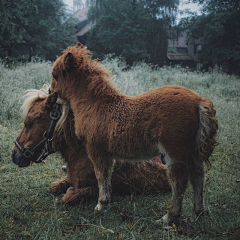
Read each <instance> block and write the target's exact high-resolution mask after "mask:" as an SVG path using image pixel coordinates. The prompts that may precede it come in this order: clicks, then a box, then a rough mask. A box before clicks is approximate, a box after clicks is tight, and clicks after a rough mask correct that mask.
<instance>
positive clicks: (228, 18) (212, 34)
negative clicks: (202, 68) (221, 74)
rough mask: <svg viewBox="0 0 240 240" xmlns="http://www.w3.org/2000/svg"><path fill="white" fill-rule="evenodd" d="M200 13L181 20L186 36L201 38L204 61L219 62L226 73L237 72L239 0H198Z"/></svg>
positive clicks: (207, 62)
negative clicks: (187, 33)
mask: <svg viewBox="0 0 240 240" xmlns="http://www.w3.org/2000/svg"><path fill="white" fill-rule="evenodd" d="M194 2H199V3H200V4H202V15H200V16H196V15H195V16H191V17H188V18H186V19H183V20H182V21H181V23H180V25H181V26H183V27H184V28H185V29H187V30H188V31H189V39H191V38H192V39H199V38H201V39H202V40H203V42H204V47H203V50H202V52H201V55H200V59H201V61H202V63H203V64H205V65H207V66H209V65H210V66H212V67H213V66H214V65H219V66H221V67H222V68H223V70H225V71H227V72H229V73H240V71H239V69H240V42H239V39H240V2H239V0H218V1H215V0H206V1H203V0H199V1H194Z"/></svg>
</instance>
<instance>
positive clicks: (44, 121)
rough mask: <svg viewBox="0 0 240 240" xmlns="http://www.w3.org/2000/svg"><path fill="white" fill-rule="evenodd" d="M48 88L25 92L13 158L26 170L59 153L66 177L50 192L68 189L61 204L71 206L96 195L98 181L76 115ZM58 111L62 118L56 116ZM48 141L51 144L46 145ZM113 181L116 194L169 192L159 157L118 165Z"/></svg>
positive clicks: (53, 185) (57, 192) (55, 183)
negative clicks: (65, 166) (22, 123)
mask: <svg viewBox="0 0 240 240" xmlns="http://www.w3.org/2000/svg"><path fill="white" fill-rule="evenodd" d="M47 89H48V86H47V85H45V86H44V87H43V88H42V89H41V90H34V89H32V90H30V91H28V92H27V93H26V95H25V97H26V98H25V101H24V104H23V106H22V109H23V110H24V112H25V114H26V118H25V121H24V127H23V129H22V131H21V133H20V134H19V136H18V138H17V140H16V146H17V148H15V149H14V150H13V153H12V159H13V161H14V163H16V164H18V165H19V166H21V167H26V166H29V164H30V161H34V162H41V161H42V159H43V158H45V157H47V155H48V154H50V153H52V152H56V151H59V152H60V153H61V155H62V157H63V158H64V160H65V161H66V162H67V176H66V177H64V178H62V179H60V180H58V181H56V182H53V183H52V184H51V187H50V191H51V192H53V193H55V194H59V193H63V192H66V190H67V189H68V190H67V193H66V194H65V195H64V196H63V198H62V202H63V203H64V204H71V205H72V204H75V203H77V202H79V201H80V200H81V199H82V198H83V197H95V196H97V193H98V187H97V180H96V177H95V174H94V170H93V165H92V163H91V161H90V160H89V159H88V157H87V153H86V149H85V147H84V144H83V142H82V141H81V140H79V139H78V138H77V137H76V135H75V129H74V119H73V114H72V112H71V110H70V109H69V106H68V104H67V103H66V102H64V101H63V100H61V99H60V98H57V94H56V93H54V94H49V93H48V91H47ZM58 111H59V112H60V114H59V115H57V114H56V112H58ZM52 118H54V120H52ZM54 121H55V122H54ZM54 124H55V126H53V125H54ZM49 129H50V130H49ZM51 130H52V132H53V134H51V133H50V132H51ZM49 135H51V136H49ZM45 138H46V139H47V138H48V139H49V141H45V142H44V139H45ZM42 142H44V144H41V143H42ZM39 143H40V144H39ZM47 150H48V151H47ZM42 153H44V154H42ZM112 180H113V185H114V190H115V191H114V193H117V194H129V193H131V192H140V193H142V192H150V191H156V190H170V185H169V182H168V179H167V175H166V166H165V165H163V164H162V162H161V159H160V157H156V158H155V159H153V160H151V161H149V162H147V163H136V164H132V163H128V162H124V161H123V162H122V161H121V162H117V163H116V166H115V169H114V173H113V179H112Z"/></svg>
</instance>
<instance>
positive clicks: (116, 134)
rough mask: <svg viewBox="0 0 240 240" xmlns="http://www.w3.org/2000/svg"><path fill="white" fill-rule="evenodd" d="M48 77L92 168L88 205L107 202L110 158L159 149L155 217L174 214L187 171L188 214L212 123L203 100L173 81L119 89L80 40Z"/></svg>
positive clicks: (210, 143)
mask: <svg viewBox="0 0 240 240" xmlns="http://www.w3.org/2000/svg"><path fill="white" fill-rule="evenodd" d="M52 76H53V77H52V81H51V88H52V90H53V91H55V92H57V93H58V94H59V95H60V97H61V98H64V99H66V100H67V101H68V102H69V104H70V107H71V109H72V111H73V115H74V119H75V131H76V135H77V137H78V138H79V139H80V140H82V141H84V144H85V146H86V151H87V155H88V157H89V158H90V160H91V161H92V163H93V166H94V171H95V174H96V178H97V180H98V188H99V198H98V204H97V206H96V208H95V209H96V210H101V209H102V208H103V205H104V204H107V203H108V202H109V201H110V195H111V181H110V180H111V175H112V170H113V168H114V159H128V160H131V161H136V160H140V159H145V160H147V159H151V158H153V157H155V156H158V155H160V153H161V154H162V155H164V160H165V162H166V164H167V166H168V176H169V180H170V184H171V188H172V200H171V205H170V208H169V211H168V214H166V215H165V216H164V217H163V218H162V221H163V222H166V223H169V222H171V221H173V220H178V219H179V216H180V212H181V207H182V199H183V195H184V192H185V189H186V185H187V182H188V178H189V177H190V181H191V183H192V186H193V189H194V214H196V215H198V214H200V213H201V212H202V211H203V209H204V207H203V196H202V195H203V184H204V170H203V163H209V157H210V155H211V153H212V152H213V149H214V146H215V144H216V141H215V135H216V131H217V128H218V123H217V120H216V118H215V110H214V107H213V104H212V102H211V101H210V100H208V99H205V98H203V97H201V96H199V95H198V94H196V93H195V92H193V91H191V90H189V89H186V88H184V87H181V86H165V87H161V88H158V89H155V90H153V91H151V92H148V93H144V94H142V95H139V96H127V95H124V94H122V93H120V92H119V91H118V90H117V88H116V87H115V86H114V85H113V84H112V83H111V81H110V79H109V74H108V71H107V70H106V69H104V67H103V66H102V65H101V64H100V63H99V62H98V61H96V60H93V59H92V57H91V53H90V51H88V50H87V48H86V47H83V46H82V45H81V44H80V43H77V44H76V46H71V47H68V48H67V49H66V50H65V51H64V52H63V54H62V55H61V56H60V57H59V58H58V59H57V60H56V61H55V63H54V66H53V71H52Z"/></svg>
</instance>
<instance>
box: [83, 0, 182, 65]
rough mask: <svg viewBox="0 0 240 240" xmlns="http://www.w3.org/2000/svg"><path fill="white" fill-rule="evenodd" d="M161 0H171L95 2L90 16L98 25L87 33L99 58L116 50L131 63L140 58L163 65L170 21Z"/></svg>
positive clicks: (103, 0) (108, 0) (88, 39)
mask: <svg viewBox="0 0 240 240" xmlns="http://www.w3.org/2000/svg"><path fill="white" fill-rule="evenodd" d="M160 2H161V3H162V4H163V2H164V3H166V2H167V1H164V0H162V1H160V0H159V1H143V0H139V1H137V0H135V1H134V0H122V1H118V0H98V1H94V3H95V5H94V6H93V7H92V8H91V9H90V12H89V15H88V18H89V19H90V20H91V21H92V22H95V26H94V27H93V28H92V30H91V31H90V32H89V33H88V35H87V45H88V47H89V48H90V49H91V50H93V52H94V53H95V55H96V56H97V57H102V55H103V54H107V53H115V54H116V55H117V56H122V57H124V58H125V59H126V61H127V63H128V64H132V63H133V62H134V61H140V60H144V61H146V62H151V63H154V64H157V63H158V64H163V62H164V60H165V57H166V53H167V35H166V32H165V28H166V26H167V25H168V24H169V23H170V20H169V18H166V17H163V15H164V14H163V9H164V5H161V4H160ZM168 2H172V3H173V2H174V3H175V4H176V3H178V1H168ZM158 4H159V5H158ZM153 6H154V7H153ZM166 6H167V5H166ZM166 6H165V9H167V7H166ZM174 6H175V5H174ZM170 8H171V7H169V9H170ZM169 12H170V11H169ZM165 13H166V15H167V10H166V12H165ZM170 15H171V14H169V16H170Z"/></svg>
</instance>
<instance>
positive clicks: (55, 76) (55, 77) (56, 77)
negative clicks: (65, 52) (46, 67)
mask: <svg viewBox="0 0 240 240" xmlns="http://www.w3.org/2000/svg"><path fill="white" fill-rule="evenodd" d="M52 76H53V78H54V79H55V80H56V81H57V80H58V76H57V75H56V74H55V73H52Z"/></svg>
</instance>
